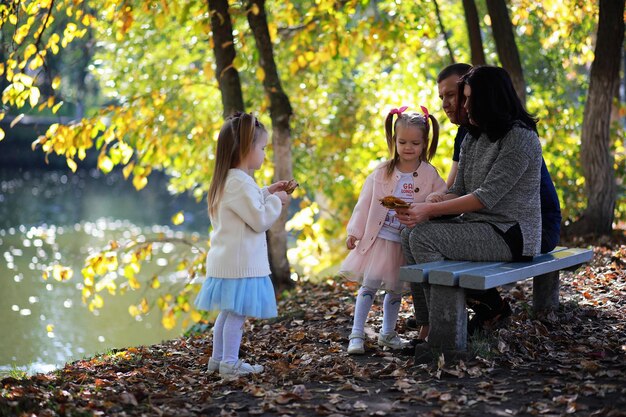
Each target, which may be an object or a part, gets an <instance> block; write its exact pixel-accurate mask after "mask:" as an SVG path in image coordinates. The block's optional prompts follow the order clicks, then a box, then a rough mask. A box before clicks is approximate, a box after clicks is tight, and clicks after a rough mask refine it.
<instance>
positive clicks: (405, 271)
mask: <svg viewBox="0 0 626 417" xmlns="http://www.w3.org/2000/svg"><path fill="white" fill-rule="evenodd" d="M461 264H471V262H468V261H435V262H426V263H423V264H415V265H406V266H403V267H401V268H400V274H399V277H400V281H406V282H416V283H423V282H428V273H429V272H430V271H432V270H433V269H438V268H444V267H448V266H454V265H461Z"/></svg>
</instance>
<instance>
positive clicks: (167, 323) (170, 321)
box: [161, 310, 176, 330]
mask: <svg viewBox="0 0 626 417" xmlns="http://www.w3.org/2000/svg"><path fill="white" fill-rule="evenodd" d="M161 324H163V327H165V328H166V329H167V330H172V329H173V328H174V326H176V318H175V317H174V313H172V311H171V310H170V311H168V312H167V313H165V314H164V315H163V318H162V319H161Z"/></svg>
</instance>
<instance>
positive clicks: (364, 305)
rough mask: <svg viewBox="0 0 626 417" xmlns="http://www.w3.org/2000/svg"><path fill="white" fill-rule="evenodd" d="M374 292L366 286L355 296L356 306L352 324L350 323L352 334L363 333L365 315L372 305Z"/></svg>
mask: <svg viewBox="0 0 626 417" xmlns="http://www.w3.org/2000/svg"><path fill="white" fill-rule="evenodd" d="M374 297H376V290H375V289H373V288H369V287H366V286H362V287H361V288H360V289H359V292H358V294H357V296H356V305H355V306H354V322H353V323H352V333H363V332H364V331H365V322H366V321H367V315H368V314H369V312H370V309H371V308H372V304H373V303H374Z"/></svg>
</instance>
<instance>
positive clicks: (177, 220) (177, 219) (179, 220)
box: [172, 211, 185, 226]
mask: <svg viewBox="0 0 626 417" xmlns="http://www.w3.org/2000/svg"><path fill="white" fill-rule="evenodd" d="M184 221H185V215H184V214H183V212H182V211H179V212H178V213H176V214H175V215H173V216H172V223H173V224H174V225H176V226H178V225H180V224H183V222H184Z"/></svg>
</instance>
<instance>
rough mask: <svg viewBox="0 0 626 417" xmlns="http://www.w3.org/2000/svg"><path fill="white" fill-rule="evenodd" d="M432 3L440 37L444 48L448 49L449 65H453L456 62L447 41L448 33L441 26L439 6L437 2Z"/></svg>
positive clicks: (435, 0)
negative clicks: (444, 44) (444, 45)
mask: <svg viewBox="0 0 626 417" xmlns="http://www.w3.org/2000/svg"><path fill="white" fill-rule="evenodd" d="M433 3H434V4H435V14H436V15H437V21H438V22H439V30H441V35H442V36H443V40H444V42H445V43H446V48H447V49H448V55H449V56H450V63H451V64H454V63H455V62H456V60H455V59H454V52H453V51H452V47H451V46H450V41H449V40H448V33H447V32H446V28H445V27H444V25H443V19H442V18H441V13H440V12H439V4H438V3H437V0H433Z"/></svg>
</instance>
